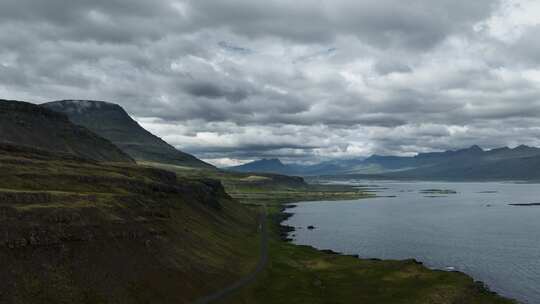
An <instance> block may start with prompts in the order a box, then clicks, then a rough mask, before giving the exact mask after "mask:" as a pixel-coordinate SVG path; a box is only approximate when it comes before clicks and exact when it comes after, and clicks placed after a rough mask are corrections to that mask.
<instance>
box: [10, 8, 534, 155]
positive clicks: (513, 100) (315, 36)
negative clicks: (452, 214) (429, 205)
mask: <svg viewBox="0 0 540 304" xmlns="http://www.w3.org/2000/svg"><path fill="white" fill-rule="evenodd" d="M539 68H540V1H537V0H531V1H527V0H524V1H521V0H516V1H503V0H501V1H498V0H474V1H473V0H408V1H403V0H377V1H373V0H369V1H368V0H327V1H325V0H295V1H291V0H265V1H259V0H193V1H189V0H186V1H183V0H152V1H149V0H93V1H87V0H85V1H82V0H47V1H42V0H2V1H0V98H4V99H18V100H26V101H31V102H35V103H41V102H45V101H51V100H58V99H94V100H106V101H111V102H115V103H119V104H120V105H122V106H123V107H124V108H125V109H126V110H127V111H128V112H129V113H130V114H131V115H132V116H134V117H135V118H136V119H137V120H138V121H139V122H140V123H141V124H142V125H143V126H144V127H146V128H148V129H149V130H150V131H152V132H154V133H156V134H157V135H159V136H161V137H163V138H164V139H165V140H166V141H168V142H170V143H171V144H173V145H175V146H176V147H177V148H179V149H181V150H185V151H188V152H191V153H194V154H195V155H197V156H199V157H201V158H203V159H205V160H209V161H211V162H213V163H215V164H218V165H227V164H235V163H239V162H243V161H246V160H251V159H257V158H261V157H280V158H282V159H284V160H285V161H301V162H315V161H319V160H326V159H332V158H352V157H358V156H367V155H370V154H372V153H379V154H411V153H415V152H425V151H439V150H444V149H449V148H461V147H466V146H470V145H472V144H479V145H481V146H483V147H485V148H492V147H498V146H505V145H509V146H515V145H518V144H522V143H523V144H528V145H536V146H540V69H539Z"/></svg>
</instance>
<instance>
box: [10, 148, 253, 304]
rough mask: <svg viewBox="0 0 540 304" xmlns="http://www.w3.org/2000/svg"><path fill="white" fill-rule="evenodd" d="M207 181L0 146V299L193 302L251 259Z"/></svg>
mask: <svg viewBox="0 0 540 304" xmlns="http://www.w3.org/2000/svg"><path fill="white" fill-rule="evenodd" d="M258 238H259V236H258V233H257V223H256V212H255V211H253V210H250V209H249V208H247V207H244V206H241V205H240V204H238V203H236V202H235V201H233V200H231V199H230V198H228V197H227V195H226V194H225V193H220V191H219V187H217V186H216V185H214V184H212V183H211V182H209V181H207V180H198V179H183V178H178V180H177V179H176V178H175V177H174V175H171V174H169V173H167V172H164V171H162V170H157V169H149V168H142V167H139V166H135V165H126V164H123V165H119V164H99V163H95V162H88V161H84V160H81V159H76V158H73V157H63V156H59V155H57V154H54V155H53V154H50V153H44V152H38V151H34V150H27V149H20V150H17V149H12V148H9V149H3V148H2V147H1V146H0V268H1V269H2V271H1V272H0V281H1V282H2V286H0V303H55V304H56V303H189V302H190V301H192V300H193V299H196V298H198V297H199V296H202V295H205V294H207V293H209V292H211V291H213V290H215V289H218V288H221V287H223V286H226V285H227V284H228V283H229V282H231V281H233V280H235V279H237V278H239V277H241V276H243V275H244V274H245V273H248V272H249V271H250V270H251V269H252V267H253V266H254V265H255V263H256V261H257V256H256V254H254V253H256V252H258V244H259V243H258Z"/></svg>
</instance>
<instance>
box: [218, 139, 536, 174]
mask: <svg viewBox="0 0 540 304" xmlns="http://www.w3.org/2000/svg"><path fill="white" fill-rule="evenodd" d="M227 169H228V170H230V171H237V172H262V173H278V174H289V175H300V176H321V175H331V176H344V177H353V176H355V177H359V178H396V179H400V178H406V179H427V180H429V179H452V180H483V179H506V180H511V179H516V180H533V179H535V180H538V179H540V149H539V148H535V147H528V146H525V145H521V146H518V147H516V148H513V149H511V148H508V147H503V148H497V149H492V150H483V149H482V148H481V147H479V146H477V145H474V146H472V147H469V148H466V149H459V150H449V151H444V152H431V153H420V154H417V155H415V156H383V155H372V156H370V157H368V158H366V159H360V158H359V159H348V160H334V161H328V162H322V163H319V164H315V165H300V164H283V163H282V162H281V161H279V160H277V159H270V160H268V159H264V160H260V161H255V162H252V163H248V164H245V165H242V166H237V167H232V168H227Z"/></svg>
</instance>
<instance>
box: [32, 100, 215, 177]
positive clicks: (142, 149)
mask: <svg viewBox="0 0 540 304" xmlns="http://www.w3.org/2000/svg"><path fill="white" fill-rule="evenodd" d="M42 107H44V108H47V109H50V110H53V111H56V112H60V113H64V114H66V115H67V116H68V117H69V119H70V120H71V121H72V122H73V123H75V124H77V125H81V126H84V127H86V128H88V129H90V130H92V131H93V132H95V133H97V134H99V135H100V136H103V137H104V138H106V139H108V140H110V141H111V142H113V143H114V144H115V145H116V146H118V147H119V148H120V149H122V150H123V151H124V152H126V153H127V154H129V155H130V156H131V157H133V158H134V159H135V160H138V161H149V162H158V163H166V164H172V165H177V166H185V167H195V168H208V169H210V168H213V166H212V165H210V164H207V163H205V162H203V161H201V160H199V159H197V158H196V157H195V156H193V155H190V154H188V153H184V152H182V151H179V150H177V149H176V148H174V147H173V146H171V145H170V144H168V143H167V142H165V141H164V140H162V139H161V138H159V137H157V136H155V135H154V134H152V133H150V132H148V131H147V130H145V129H144V128H143V127H141V126H140V125H139V124H138V123H137V122H136V121H135V120H133V119H132V118H131V117H130V116H129V115H128V114H127V113H126V111H125V110H124V109H123V108H122V107H120V106H119V105H117V104H113V103H108V102H104V101H90V100H62V101H55V102H49V103H45V104H43V105H42Z"/></svg>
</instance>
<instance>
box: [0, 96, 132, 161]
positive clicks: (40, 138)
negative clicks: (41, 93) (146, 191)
mask: <svg viewBox="0 0 540 304" xmlns="http://www.w3.org/2000/svg"><path fill="white" fill-rule="evenodd" d="M0 142H1V143H4V144H10V145H18V146H26V147H33V148H37V149H41V150H46V151H51V152H61V153H69V154H73V155H76V156H79V157H83V158H87V159H91V160H95V161H107V162H128V163H133V162H134V161H133V159H132V158H131V157H130V156H129V155H127V154H126V153H124V152H123V151H121V150H120V149H119V148H118V147H116V146H115V145H114V144H113V143H111V142H110V141H109V140H107V139H105V138H102V137H101V136H99V135H97V134H95V133H93V132H91V130H88V129H87V128H85V127H83V126H78V125H75V124H73V123H72V122H71V121H70V120H69V119H68V117H67V116H66V115H64V114H62V113H57V112H54V111H52V110H49V109H46V108H43V107H40V106H38V105H35V104H32V103H28V102H23V101H16V100H5V99H0Z"/></svg>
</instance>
